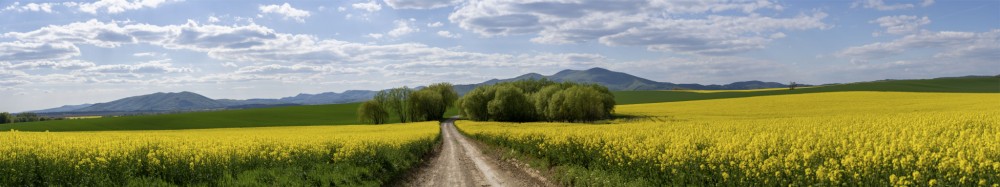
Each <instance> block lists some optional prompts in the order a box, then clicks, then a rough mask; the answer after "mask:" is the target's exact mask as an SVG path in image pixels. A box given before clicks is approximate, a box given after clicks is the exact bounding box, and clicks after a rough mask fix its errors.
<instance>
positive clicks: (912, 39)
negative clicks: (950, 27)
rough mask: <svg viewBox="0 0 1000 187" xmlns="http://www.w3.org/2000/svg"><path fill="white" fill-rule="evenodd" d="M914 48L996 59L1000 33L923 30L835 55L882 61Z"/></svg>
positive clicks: (999, 53)
mask: <svg viewBox="0 0 1000 187" xmlns="http://www.w3.org/2000/svg"><path fill="white" fill-rule="evenodd" d="M917 49H936V50H939V52H937V53H934V55H933V56H934V57H950V58H954V59H993V60H995V59H1000V30H992V31H989V32H982V33H973V32H952V31H942V32H930V31H924V32H920V33H916V34H911V35H907V36H903V37H902V38H899V39H896V40H893V41H890V42H877V43H872V44H867V45H862V46H855V47H849V48H847V49H844V50H841V51H840V52H838V53H837V54H836V55H837V56H839V57H845V58H857V59H883V58H887V57H891V56H897V55H900V54H903V53H905V52H907V51H912V50H917ZM956 61H957V60H956Z"/></svg>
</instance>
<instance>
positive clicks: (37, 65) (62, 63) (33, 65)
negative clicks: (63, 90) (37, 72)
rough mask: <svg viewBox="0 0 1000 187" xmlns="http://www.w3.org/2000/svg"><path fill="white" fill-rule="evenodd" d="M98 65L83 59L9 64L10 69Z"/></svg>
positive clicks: (78, 67) (64, 68)
mask: <svg viewBox="0 0 1000 187" xmlns="http://www.w3.org/2000/svg"><path fill="white" fill-rule="evenodd" d="M94 66H96V65H95V64H94V63H93V62H88V61H82V60H60V61H49V60H42V61H28V62H22V63H17V64H12V65H9V66H8V68H9V69H38V68H50V69H61V70H77V69H84V68H89V67H94Z"/></svg>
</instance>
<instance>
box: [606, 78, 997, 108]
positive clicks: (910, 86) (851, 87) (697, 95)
mask: <svg viewBox="0 0 1000 187" xmlns="http://www.w3.org/2000/svg"><path fill="white" fill-rule="evenodd" d="M842 91H894V92H943V93H1000V78H984V77H979V78H939V79H925V80H890V81H876V82H862V83H851V84H839V85H828V86H818V87H811V88H802V89H796V90H788V89H762V90H752V91H746V90H733V91H715V90H713V91H708V92H705V91H617V92H614V94H615V100H616V101H617V103H618V104H638V103H657V102H675V101H692V100H706V99H723V98H740V97H754V96H767V95H786V94H803V93H822V92H842Z"/></svg>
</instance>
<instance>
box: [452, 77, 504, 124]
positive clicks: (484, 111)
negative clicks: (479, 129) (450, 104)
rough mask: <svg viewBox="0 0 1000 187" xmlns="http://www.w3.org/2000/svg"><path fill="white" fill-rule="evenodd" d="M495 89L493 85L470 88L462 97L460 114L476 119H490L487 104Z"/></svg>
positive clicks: (491, 98)
mask: <svg viewBox="0 0 1000 187" xmlns="http://www.w3.org/2000/svg"><path fill="white" fill-rule="evenodd" d="M495 92H496V89H494V88H493V86H480V87H477V88H476V89H472V91H469V93H466V94H465V96H463V97H462V99H461V100H462V101H461V102H460V103H461V106H460V107H459V110H460V111H462V116H465V117H467V118H469V119H472V120H476V121H488V120H490V114H489V108H487V104H489V102H490V101H491V100H493V94H494V93H495Z"/></svg>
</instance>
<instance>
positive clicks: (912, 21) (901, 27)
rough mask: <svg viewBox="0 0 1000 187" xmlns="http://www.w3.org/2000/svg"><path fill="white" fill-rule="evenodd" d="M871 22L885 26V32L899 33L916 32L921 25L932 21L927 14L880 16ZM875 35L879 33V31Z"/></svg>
mask: <svg viewBox="0 0 1000 187" xmlns="http://www.w3.org/2000/svg"><path fill="white" fill-rule="evenodd" d="M869 23H878V25H879V26H881V27H882V28H885V33H889V34H896V35H899V34H910V33H914V32H916V31H917V30H919V29H920V26H923V25H927V24H929V23H931V20H930V19H928V18H927V16H924V17H923V18H918V17H917V16H908V15H899V16H885V17H880V18H878V19H875V20H872V21H869ZM873 35H878V33H874V34H873Z"/></svg>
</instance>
